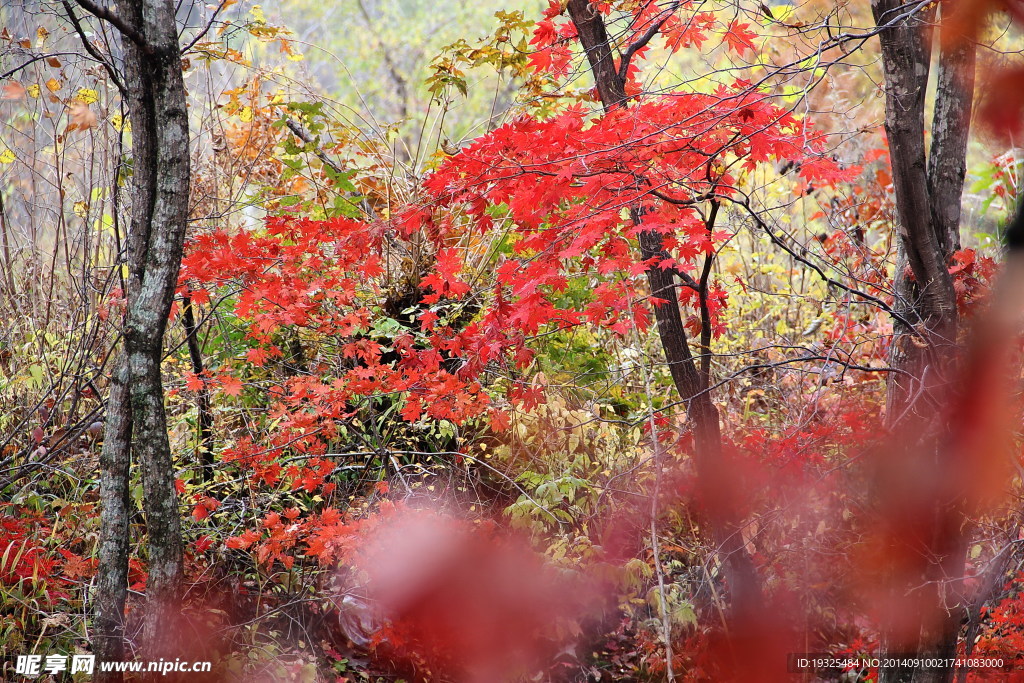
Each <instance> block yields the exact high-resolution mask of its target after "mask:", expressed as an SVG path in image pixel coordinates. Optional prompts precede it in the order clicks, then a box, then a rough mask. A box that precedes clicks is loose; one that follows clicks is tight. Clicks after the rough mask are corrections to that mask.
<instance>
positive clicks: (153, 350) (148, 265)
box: [125, 0, 190, 659]
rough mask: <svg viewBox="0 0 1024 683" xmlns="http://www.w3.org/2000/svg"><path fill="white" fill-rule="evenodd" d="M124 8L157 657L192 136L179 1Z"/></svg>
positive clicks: (140, 447) (170, 613)
mask: <svg viewBox="0 0 1024 683" xmlns="http://www.w3.org/2000/svg"><path fill="white" fill-rule="evenodd" d="M125 8H126V13H127V16H126V22H127V23H128V25H129V26H132V27H133V28H134V29H135V30H136V31H137V32H138V33H139V34H140V35H142V36H143V39H144V40H145V41H146V44H145V45H138V44H136V43H135V42H133V41H126V42H125V82H126V84H127V86H128V104H129V116H130V120H131V123H132V146H133V150H132V151H133V154H134V157H135V175H134V181H135V182H134V190H135V194H134V197H133V205H132V233H131V235H130V236H129V241H128V249H129V278H128V321H127V327H126V329H125V352H126V355H127V359H128V368H129V376H130V377H131V404H132V425H133V432H134V439H133V442H132V453H133V456H134V457H135V459H136V460H137V461H138V462H139V464H140V465H141V468H142V482H143V489H144V491H145V511H146V531H147V535H148V547H149V565H148V570H149V579H148V582H147V585H146V596H147V603H148V607H147V610H146V617H145V624H144V643H145V648H146V652H147V657H149V658H150V659H156V658H158V657H164V658H169V657H173V655H174V654H175V653H176V651H177V643H176V636H177V635H178V634H177V633H175V631H176V624H177V610H178V607H179V605H178V601H179V599H180V584H181V573H182V567H181V564H182V542H181V529H180V520H179V518H178V501H177V495H176V492H175V489H174V480H175V476H174V463H173V460H172V457H171V447H170V441H169V439H168V435H167V423H166V414H165V412H164V391H163V383H162V380H161V376H160V361H161V356H162V354H163V337H164V330H165V328H166V325H167V318H168V316H169V314H170V310H171V304H172V303H173V300H174V291H175V288H176V286H177V281H178V271H179V269H180V267H181V256H182V250H183V246H184V241H185V230H186V226H187V225H188V197H189V172H190V169H189V148H188V141H189V134H188V113H187V110H186V105H185V84H184V81H183V79H182V73H181V53H180V49H179V46H178V34H177V24H176V22H175V13H174V3H173V2H172V1H171V0H145V1H144V2H139V3H128V4H127V5H125Z"/></svg>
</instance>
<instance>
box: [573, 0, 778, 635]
mask: <svg viewBox="0 0 1024 683" xmlns="http://www.w3.org/2000/svg"><path fill="white" fill-rule="evenodd" d="M567 7H568V10H569V16H570V18H571V19H572V22H573V24H575V26H576V31H577V33H578V35H579V38H580V42H581V43H582V45H583V49H584V51H585V52H586V55H587V60H588V62H589V64H590V70H591V73H592V74H593V76H594V81H595V83H596V85H597V90H598V94H599V95H600V97H601V102H602V104H603V105H604V109H605V111H610V110H611V109H613V108H615V107H618V106H625V102H626V84H625V80H624V78H623V77H622V74H621V73H620V72H619V71H616V69H615V61H614V59H613V57H612V52H611V44H610V42H609V39H608V32H607V29H606V27H605V24H604V19H603V18H602V17H601V14H600V13H599V12H598V11H597V8H596V7H595V6H594V5H593V4H591V3H590V2H589V0H569V4H568V6H567ZM631 216H632V219H633V221H634V222H635V223H636V224H637V225H640V224H642V222H643V216H642V215H641V214H640V212H639V211H637V210H633V211H631ZM640 250H641V257H642V258H644V259H648V258H651V257H654V256H657V255H659V254H662V253H664V246H663V244H662V238H661V235H660V234H659V233H657V232H654V231H650V230H645V231H643V232H641V233H640ZM647 281H648V284H649V286H650V289H651V296H654V297H657V298H659V299H662V300H664V303H661V304H660V305H658V306H655V307H654V316H655V320H656V322H657V326H658V337H659V339H660V340H661V346H662V349H663V350H664V352H665V360H666V361H667V363H668V366H669V371H670V372H671V374H672V380H673V383H674V384H675V387H676V390H677V391H678V392H679V395H680V397H681V398H682V399H683V401H684V402H685V404H686V407H687V415H688V416H689V418H690V421H691V422H692V424H693V433H694V441H695V451H696V452H695V464H696V468H697V475H698V477H699V479H700V485H701V488H702V489H703V490H705V491H719V490H725V489H723V488H721V487H723V486H728V482H725V481H722V478H723V476H724V471H723V469H722V467H721V464H722V433H721V427H720V425H719V415H718V408H717V407H716V406H715V404H714V402H713V401H712V400H711V392H710V391H709V389H708V381H707V379H708V378H707V377H702V375H701V372H700V369H699V368H698V366H697V362H696V360H695V359H694V357H693V354H692V353H691V351H690V347H689V343H688V340H687V335H686V328H685V327H684V326H683V320H682V314H681V313H680V310H679V298H678V296H677V295H676V276H675V273H674V272H673V271H671V270H664V269H662V268H659V267H656V266H655V267H652V268H650V269H649V270H648V271H647ZM711 517H712V520H711V521H712V526H713V528H712V534H713V537H714V540H715V543H716V545H717V546H718V548H719V550H720V552H721V553H722V559H723V563H724V565H725V567H726V574H727V579H728V582H729V587H730V590H731V597H732V607H733V613H734V615H735V616H736V617H737V621H739V620H741V618H742V615H746V614H752V613H755V612H756V611H757V610H758V609H760V607H761V603H762V594H761V586H760V581H759V579H758V576H757V569H756V567H755V565H754V561H753V559H752V558H751V557H750V554H749V553H748V552H747V550H746V548H745V547H744V545H743V538H742V535H741V534H740V526H741V522H742V520H739V519H737V518H736V515H735V511H733V510H726V509H717V510H712V512H711Z"/></svg>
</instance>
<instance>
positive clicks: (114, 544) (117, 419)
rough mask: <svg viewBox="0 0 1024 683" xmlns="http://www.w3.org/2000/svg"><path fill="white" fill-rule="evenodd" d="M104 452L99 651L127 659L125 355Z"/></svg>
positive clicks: (110, 680) (99, 676)
mask: <svg viewBox="0 0 1024 683" xmlns="http://www.w3.org/2000/svg"><path fill="white" fill-rule="evenodd" d="M105 416H106V422H105V426H104V435H103V450H102V451H101V453H100V506H101V508H100V540H99V552H98V561H99V571H98V573H97V576H96V597H95V609H96V620H95V623H94V625H93V631H94V634H95V635H94V636H93V643H92V645H93V653H94V654H95V655H96V657H97V658H98V659H99V660H100V661H101V662H108V661H123V660H125V659H126V657H125V641H124V636H125V633H124V604H125V599H126V598H127V594H128V552H129V542H130V540H129V535H128V532H129V524H128V522H129V517H130V514H131V511H130V504H131V498H130V497H129V495H128V470H129V468H130V466H131V450H130V449H131V439H132V412H131V403H130V402H129V400H128V365H127V362H126V361H125V359H124V358H123V357H122V358H121V360H119V361H118V364H117V367H116V368H115V370H114V374H113V377H112V380H111V383H110V391H109V393H108V395H107V406H106V412H105ZM121 679H122V676H121V674H120V673H119V672H104V671H102V670H98V671H97V673H96V681H97V683H114V682H116V681H120V680H121Z"/></svg>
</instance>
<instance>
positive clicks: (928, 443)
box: [872, 0, 975, 683]
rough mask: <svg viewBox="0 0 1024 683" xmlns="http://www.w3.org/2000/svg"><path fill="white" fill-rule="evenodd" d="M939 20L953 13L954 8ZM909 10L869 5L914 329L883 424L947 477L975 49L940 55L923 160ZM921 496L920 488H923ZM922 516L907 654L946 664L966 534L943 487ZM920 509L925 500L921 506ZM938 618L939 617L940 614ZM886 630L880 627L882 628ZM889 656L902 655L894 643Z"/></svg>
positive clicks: (927, 12)
mask: <svg viewBox="0 0 1024 683" xmlns="http://www.w3.org/2000/svg"><path fill="white" fill-rule="evenodd" d="M942 7H943V10H942V11H943V13H944V14H947V18H948V12H949V8H955V7H958V5H957V4H956V3H954V2H953V1H952V0H949V1H947V2H946V3H944V4H943V5H942ZM913 9H914V6H913V5H905V4H904V3H903V2H902V1H901V0H873V2H872V10H873V12H874V17H875V22H876V24H877V25H878V26H879V27H880V28H882V29H883V30H882V31H881V32H880V33H879V40H880V43H881V51H882V63H883V67H884V71H885V95H886V108H885V131H886V135H887V137H888V141H889V152H890V158H891V161H892V171H893V187H894V192H895V201H896V225H897V232H898V236H899V241H898V244H897V261H896V272H895V274H894V280H895V282H894V285H895V291H896V304H895V310H896V312H897V313H898V314H899V316H900V317H901V318H902V319H903V320H908V321H911V322H912V323H913V324H914V325H913V327H910V326H908V325H905V324H903V323H902V322H901V321H900V320H894V323H893V338H892V344H891V349H890V363H891V365H892V367H893V368H895V369H897V370H899V371H900V372H894V373H890V375H889V385H888V392H887V396H886V415H887V421H888V424H889V427H890V429H892V430H893V431H894V433H898V434H899V435H900V436H901V445H902V446H904V451H905V452H904V453H903V455H902V457H904V458H906V459H908V460H911V461H913V462H911V463H910V468H909V469H910V471H913V470H919V471H935V472H943V471H947V469H948V468H946V463H945V462H944V460H945V459H946V458H948V457H949V456H950V452H949V441H950V440H949V438H948V436H949V426H948V425H944V424H942V423H941V421H940V416H941V415H942V411H939V410H937V409H936V408H937V407H939V406H942V405H945V403H946V400H945V399H946V396H947V395H948V393H949V391H950V390H951V384H950V383H951V381H952V379H953V375H954V373H955V371H956V360H957V357H958V352H959V347H958V343H957V335H958V331H959V329H958V328H959V318H958V314H957V301H956V293H955V291H954V289H953V279H952V277H951V276H950V274H949V270H948V266H949V260H950V257H951V255H952V253H953V252H954V251H955V250H956V249H959V247H960V201H961V195H962V192H963V182H964V174H965V172H966V162H965V157H966V148H967V139H968V135H969V132H970V112H971V107H972V104H973V94H974V59H975V55H974V46H973V45H972V44H969V43H966V42H965V43H962V44H955V45H954V44H953V43H951V42H948V41H947V43H946V44H945V45H943V46H942V47H941V48H940V58H939V72H938V74H937V83H938V85H937V91H936V102H935V107H934V111H933V112H932V126H931V132H932V144H931V148H930V150H928V151H927V153H926V144H925V96H926V91H927V84H928V74H929V67H930V62H931V55H932V28H931V25H932V22H933V20H934V18H935V14H934V9H924V8H917V10H916V11H912V10H913ZM922 486H924V484H922ZM924 493H927V494H931V498H930V502H929V503H927V504H928V505H931V506H932V509H931V510H930V511H921V512H924V513H925V514H926V515H927V517H928V519H929V520H930V522H929V528H928V529H927V530H926V531H925V533H924V535H923V537H922V538H920V539H918V540H919V541H921V542H922V543H923V545H924V547H925V548H926V554H927V555H928V557H929V559H928V560H927V561H926V563H925V565H924V566H923V567H922V576H915V577H898V578H895V579H894V582H895V583H894V590H902V589H903V588H907V589H909V586H903V587H901V586H900V582H901V581H905V582H907V583H914V584H917V585H921V584H922V582H923V585H925V586H927V587H928V588H926V589H924V590H927V591H928V596H927V598H926V600H927V602H928V603H930V605H931V607H932V608H934V609H929V610H926V611H930V612H931V614H932V615H933V617H934V618H933V619H927V618H922V623H921V629H920V637H919V638H918V639H917V643H916V644H914V645H913V647H912V649H913V650H914V655H916V656H929V657H940V658H946V657H951V656H952V655H953V654H955V651H956V643H957V637H958V632H959V624H960V616H961V615H960V612H961V611H962V610H961V609H960V599H959V596H956V595H954V597H953V598H952V599H950V598H949V597H948V596H945V595H944V593H945V590H944V589H945V588H948V587H950V586H955V585H957V583H958V579H959V578H960V577H962V576H963V573H964V567H965V561H966V556H965V555H966V545H967V539H968V536H967V530H966V529H965V526H964V524H963V521H964V520H963V510H962V508H961V507H960V506H959V505H958V503H957V501H955V500H951V499H948V497H947V491H945V490H944V489H943V487H942V486H941V485H938V486H936V487H935V489H934V490H928V491H925V492H924ZM921 499H922V500H928V496H922V497H921ZM936 615H937V616H936ZM883 628H884V627H883ZM883 638H884V640H885V641H886V644H885V647H887V648H895V649H903V648H906V647H907V645H908V644H907V643H901V644H897V643H896V638H895V636H893V635H892V634H888V635H886V634H883ZM952 674H953V669H952V667H945V668H931V669H924V668H916V667H895V668H890V669H884V670H883V671H882V672H881V674H880V680H881V681H883V682H885V683H895V682H899V683H909V682H911V681H913V682H915V683H921V682H924V681H929V682H932V681H934V682H939V681H949V680H951V678H952Z"/></svg>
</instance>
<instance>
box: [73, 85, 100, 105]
mask: <svg viewBox="0 0 1024 683" xmlns="http://www.w3.org/2000/svg"><path fill="white" fill-rule="evenodd" d="M75 99H77V100H78V101H79V102H81V103H82V104H93V103H95V102H98V101H99V99H100V94H99V93H98V92H96V91H95V90H93V89H92V88H79V89H78V95H77V96H76V98H75Z"/></svg>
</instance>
